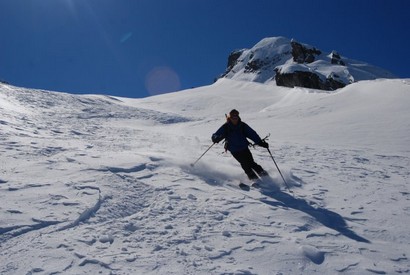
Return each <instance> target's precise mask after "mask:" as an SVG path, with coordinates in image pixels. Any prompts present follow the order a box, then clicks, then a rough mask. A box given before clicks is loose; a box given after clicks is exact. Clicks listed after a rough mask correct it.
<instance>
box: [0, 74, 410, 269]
mask: <svg viewBox="0 0 410 275" xmlns="http://www.w3.org/2000/svg"><path fill="white" fill-rule="evenodd" d="M233 108H236V109H238V110H239V112H240V115H241V118H242V120H243V121H245V122H247V123H248V124H249V125H250V126H251V127H252V128H253V129H255V130H256V131H257V132H258V133H259V134H260V135H261V137H264V136H266V135H267V134H269V133H270V134H271V135H270V139H269V144H270V148H271V151H272V153H273V156H274V159H275V161H276V162H277V164H278V166H279V168H280V169H281V171H282V173H283V175H284V178H285V180H286V182H287V184H288V186H286V185H285V184H284V182H283V180H282V178H281V177H280V175H279V173H278V171H277V169H276V167H275V165H274V163H273V161H272V158H271V157H270V155H269V154H268V152H267V150H266V149H263V148H260V147H259V148H258V147H256V148H254V149H253V148H252V149H251V151H252V152H253V155H254V158H255V160H256V162H258V163H259V164H261V165H262V166H263V167H264V168H265V169H266V170H267V171H268V172H269V174H270V178H268V179H264V181H263V184H261V186H260V187H259V188H251V189H250V190H249V191H245V190H241V189H240V188H238V185H239V183H240V182H245V183H246V182H247V180H246V178H245V176H244V173H243V171H242V170H241V168H240V166H239V164H238V163H236V161H235V160H234V159H233V158H232V156H231V155H230V154H229V153H223V151H224V150H223V146H222V144H217V145H215V146H213V147H212V148H211V149H210V150H209V151H208V152H207V153H206V154H205V155H204V156H203V158H202V159H201V160H200V161H199V162H198V163H197V164H196V165H195V166H193V167H192V166H191V165H190V164H192V163H193V162H194V161H195V160H196V159H197V158H198V157H199V156H200V155H201V154H202V153H203V152H204V151H205V150H206V149H208V148H209V146H210V145H211V144H212V143H211V140H210V136H211V134H212V133H213V132H215V131H216V130H217V128H219V127H220V126H221V125H222V124H223V123H224V120H225V116H224V114H225V113H227V112H229V111H230V110H231V109H233ZM0 133H1V135H0V158H1V162H0V163H1V167H0V201H1V203H0V263H1V264H0V274H312V273H318V274H337V273H345V274H393V273H409V272H410V261H409V257H410V255H409V251H410V250H409V245H410V235H409V225H410V211H409V210H410V204H409V200H410V188H409V184H410V168H409V167H410V81H409V80H408V79H395V80H374V81H363V82H358V83H354V84H352V85H349V86H347V87H346V88H343V89H340V90H338V91H336V92H332V93H328V92H320V91H316V90H310V89H303V88H294V89H289V88H283V87H276V86H272V85H264V84H257V83H250V82H240V81H235V80H228V79H221V80H219V81H218V82H216V83H215V84H213V85H210V86H206V87H201V88H197V89H192V90H186V91H181V92H177V93H172V94H166V95H160V96H155V97H149V98H145V99H127V98H115V97H108V96H101V95H71V94H64V93H55V92H48V91H41V90H31V89H25V88H18V87H13V86H9V85H5V84H0Z"/></svg>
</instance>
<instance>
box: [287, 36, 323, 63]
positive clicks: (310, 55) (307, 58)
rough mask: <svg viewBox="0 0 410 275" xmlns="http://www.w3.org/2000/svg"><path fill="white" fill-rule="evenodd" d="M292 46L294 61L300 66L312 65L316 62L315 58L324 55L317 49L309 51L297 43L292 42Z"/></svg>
mask: <svg viewBox="0 0 410 275" xmlns="http://www.w3.org/2000/svg"><path fill="white" fill-rule="evenodd" d="M290 45H291V46H292V57H293V61H295V62H297V63H299V64H301V63H312V62H313V61H315V56H318V55H320V54H321V53H322V52H321V51H319V50H317V49H316V48H311V49H309V48H307V47H305V46H303V45H302V44H300V43H298V42H296V41H292V42H290Z"/></svg>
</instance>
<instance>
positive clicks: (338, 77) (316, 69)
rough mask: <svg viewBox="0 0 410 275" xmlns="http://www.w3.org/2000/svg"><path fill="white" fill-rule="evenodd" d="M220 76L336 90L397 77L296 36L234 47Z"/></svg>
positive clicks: (270, 38) (269, 38)
mask: <svg viewBox="0 0 410 275" xmlns="http://www.w3.org/2000/svg"><path fill="white" fill-rule="evenodd" d="M220 78H229V79H234V80H244V81H253V82H259V83H269V84H270V83H275V84H276V85H278V86H285V87H305V88H313V89H320V90H336V89H339V88H343V87H345V86H346V85H349V84H351V83H354V82H357V81H361V80H374V79H378V78H396V77H395V76H394V75H393V74H392V73H390V72H388V71H387V70H384V69H382V68H378V67H376V66H372V65H370V64H367V63H365V62H361V61H357V60H353V59H349V58H346V57H343V56H341V55H340V54H339V53H338V52H337V51H332V52H331V53H326V52H323V51H321V50H319V49H317V48H315V47H312V46H310V45H308V44H302V43H299V42H297V41H296V40H294V39H288V38H286V37H268V38H264V39H262V40H261V41H259V42H258V43H257V44H256V45H255V46H253V47H252V48H250V49H241V50H236V51H233V52H232V53H231V54H230V55H229V57H228V64H227V69H226V71H225V72H224V73H223V74H222V75H221V76H220Z"/></svg>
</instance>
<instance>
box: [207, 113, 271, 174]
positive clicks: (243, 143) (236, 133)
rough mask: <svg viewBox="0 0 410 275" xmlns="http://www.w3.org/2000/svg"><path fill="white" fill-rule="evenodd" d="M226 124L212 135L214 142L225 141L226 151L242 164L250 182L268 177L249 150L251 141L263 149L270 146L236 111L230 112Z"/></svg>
mask: <svg viewBox="0 0 410 275" xmlns="http://www.w3.org/2000/svg"><path fill="white" fill-rule="evenodd" d="M226 120H227V121H226V123H225V124H224V125H222V126H221V127H220V128H219V129H218V131H216V133H214V134H213V135H212V142H213V143H219V142H220V141H221V140H223V139H225V149H226V150H228V151H230V152H231V154H232V155H233V157H234V158H235V159H236V160H237V161H238V162H239V163H240V164H241V167H242V169H243V170H244V171H245V173H246V175H247V176H248V178H249V179H250V180H257V179H258V176H257V175H256V173H257V174H258V175H259V176H260V177H263V176H268V173H267V172H266V171H265V170H264V169H263V168H262V167H261V166H260V165H259V164H257V163H256V162H255V161H254V159H253V156H252V153H251V151H250V150H249V148H248V147H249V144H250V143H249V141H248V140H247V138H249V139H251V140H252V141H253V142H255V144H256V145H259V146H261V147H263V148H269V144H268V143H267V142H266V141H264V140H262V139H261V138H260V137H259V135H258V134H257V133H256V132H255V131H254V130H253V129H252V128H251V127H249V125H248V124H246V123H245V122H242V120H241V118H240V117H239V112H238V111H237V110H235V109H233V110H232V111H230V112H229V115H228V116H227V118H226Z"/></svg>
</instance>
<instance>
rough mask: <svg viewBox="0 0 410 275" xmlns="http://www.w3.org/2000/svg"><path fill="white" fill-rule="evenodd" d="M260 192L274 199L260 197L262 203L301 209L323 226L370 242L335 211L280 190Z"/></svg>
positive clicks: (360, 240)
mask: <svg viewBox="0 0 410 275" xmlns="http://www.w3.org/2000/svg"><path fill="white" fill-rule="evenodd" d="M261 193H262V194H263V195H265V196H267V197H269V198H272V199H274V200H275V201H271V200H269V199H261V201H262V202H263V203H266V204H268V205H271V206H275V207H277V206H281V207H285V208H286V207H288V208H292V209H296V210H299V211H302V212H304V213H306V214H308V215H310V216H312V217H313V218H315V219H316V221H318V222H320V223H321V224H323V225H324V226H326V227H328V228H331V229H333V230H336V231H337V232H339V233H340V234H342V235H344V236H346V237H348V238H350V239H352V240H355V241H358V242H364V243H370V241H369V240H367V239H365V238H363V237H361V236H359V235H357V234H356V233H355V232H353V231H352V230H350V229H349V228H348V225H347V223H346V221H345V219H344V218H343V217H342V216H341V215H339V214H338V213H336V212H333V211H330V210H328V209H325V208H321V207H319V208H315V207H313V206H311V205H310V204H309V203H308V202H307V201H306V200H304V199H301V198H295V197H293V196H292V195H289V194H288V193H285V192H282V191H280V190H274V191H272V190H265V189H261Z"/></svg>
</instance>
